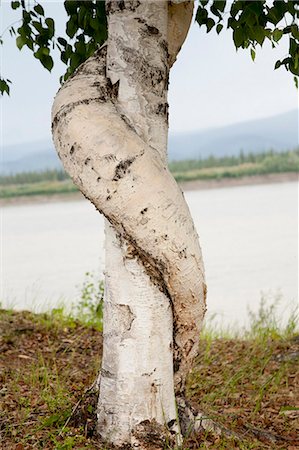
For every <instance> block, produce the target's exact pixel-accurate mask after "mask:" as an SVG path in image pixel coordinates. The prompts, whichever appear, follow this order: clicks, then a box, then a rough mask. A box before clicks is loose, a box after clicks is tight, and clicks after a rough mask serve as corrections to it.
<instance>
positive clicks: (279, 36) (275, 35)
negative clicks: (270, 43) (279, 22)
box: [273, 28, 283, 42]
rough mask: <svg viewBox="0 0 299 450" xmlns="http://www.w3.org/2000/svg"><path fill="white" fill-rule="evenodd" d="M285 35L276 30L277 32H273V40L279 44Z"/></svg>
mask: <svg viewBox="0 0 299 450" xmlns="http://www.w3.org/2000/svg"><path fill="white" fill-rule="evenodd" d="M282 35H283V31H282V30H279V29H278V28H275V30H274V31H273V39H274V41H275V42H278V41H279V40H280V39H281V37H282Z"/></svg>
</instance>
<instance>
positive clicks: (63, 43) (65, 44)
mask: <svg viewBox="0 0 299 450" xmlns="http://www.w3.org/2000/svg"><path fill="white" fill-rule="evenodd" d="M57 41H58V42H59V44H60V45H62V46H63V47H66V46H67V41H66V39H64V38H62V37H59V38H58V39H57Z"/></svg>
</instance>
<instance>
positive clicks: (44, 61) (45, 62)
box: [40, 56, 54, 72]
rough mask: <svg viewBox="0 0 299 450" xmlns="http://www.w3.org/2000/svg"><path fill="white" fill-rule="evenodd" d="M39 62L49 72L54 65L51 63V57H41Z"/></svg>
mask: <svg viewBox="0 0 299 450" xmlns="http://www.w3.org/2000/svg"><path fill="white" fill-rule="evenodd" d="M40 62H41V63H42V65H43V66H44V67H45V68H46V69H48V71H49V72H51V70H52V69H53V65H54V62H53V59H52V57H51V56H43V57H42V58H41V59H40Z"/></svg>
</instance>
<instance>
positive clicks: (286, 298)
mask: <svg viewBox="0 0 299 450" xmlns="http://www.w3.org/2000/svg"><path fill="white" fill-rule="evenodd" d="M185 197H186V200H187V202H188V204H189V207H190V210H191V213H192V216H193V218H194V222H195V226H196V228H197V230H198V233H199V236H200V242H201V247H202V251H203V256H204V261H205V267H206V276H207V285H208V317H209V318H210V320H211V318H212V317H215V319H214V321H215V323H216V322H217V323H218V324H219V323H221V324H222V326H225V327H234V328H236V327H237V328H240V327H242V326H243V325H245V324H246V323H248V307H249V308H250V309H251V310H252V311H257V310H258V308H259V305H260V302H261V298H262V297H263V298H266V299H267V301H268V302H269V303H271V302H274V301H275V300H278V299H279V304H278V312H279V315H280V316H281V317H286V315H287V314H288V313H289V311H290V309H291V308H293V307H294V305H295V304H297V302H298V185H297V183H296V182H286V183H277V184H265V185H251V186H241V187H233V188H232V187H229V188H221V189H210V190H201V191H187V192H186V193H185ZM103 247H104V222H103V219H102V217H100V216H99V214H98V213H97V212H96V210H95V208H94V207H93V206H92V205H91V204H89V202H87V201H85V200H76V201H63V202H56V203H55V202H53V203H47V204H45V203H38V204H23V205H7V206H3V207H2V210H1V280H0V281H1V290H0V299H1V304H2V306H3V307H12V308H14V309H29V310H33V311H36V312H38V311H44V310H49V309H51V308H53V307H56V306H58V305H60V304H64V305H71V304H72V303H73V302H76V301H77V299H78V298H79V295H80V289H81V288H82V284H83V282H84V279H85V273H86V272H94V273H95V274H97V276H99V277H102V276H103V275H102V274H103V269H104V252H103Z"/></svg>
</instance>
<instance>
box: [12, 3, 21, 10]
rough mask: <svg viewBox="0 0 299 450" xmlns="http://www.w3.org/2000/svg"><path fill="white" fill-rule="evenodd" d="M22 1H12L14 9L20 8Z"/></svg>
mask: <svg viewBox="0 0 299 450" xmlns="http://www.w3.org/2000/svg"><path fill="white" fill-rule="evenodd" d="M20 5H21V3H20V2H11V7H12V9H18V8H19V7H20Z"/></svg>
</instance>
